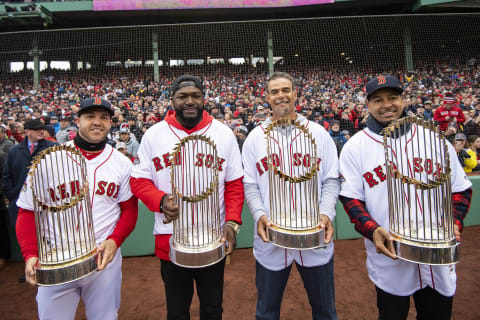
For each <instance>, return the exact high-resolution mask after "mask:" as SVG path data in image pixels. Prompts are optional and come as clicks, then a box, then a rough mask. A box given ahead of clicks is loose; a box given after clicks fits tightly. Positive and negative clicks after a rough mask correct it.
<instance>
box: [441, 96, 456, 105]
mask: <svg viewBox="0 0 480 320" xmlns="http://www.w3.org/2000/svg"><path fill="white" fill-rule="evenodd" d="M443 103H445V104H454V103H455V98H454V97H445V99H443Z"/></svg>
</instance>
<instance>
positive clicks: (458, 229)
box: [453, 224, 462, 242]
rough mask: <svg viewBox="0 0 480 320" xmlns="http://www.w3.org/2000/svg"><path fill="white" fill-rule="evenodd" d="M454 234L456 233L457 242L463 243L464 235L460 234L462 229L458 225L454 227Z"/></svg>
mask: <svg viewBox="0 0 480 320" xmlns="http://www.w3.org/2000/svg"><path fill="white" fill-rule="evenodd" d="M453 233H455V238H457V242H460V241H462V238H461V235H462V233H461V232H460V228H459V227H458V226H457V225H456V224H455V225H453Z"/></svg>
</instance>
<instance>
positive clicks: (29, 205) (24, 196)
mask: <svg viewBox="0 0 480 320" xmlns="http://www.w3.org/2000/svg"><path fill="white" fill-rule="evenodd" d="M31 186H32V177H31V176H30V175H29V174H27V178H26V179H25V182H24V183H23V187H22V189H21V190H20V194H19V196H18V199H17V207H19V208H22V209H25V210H30V211H33V210H34V208H33V195H32V187H31Z"/></svg>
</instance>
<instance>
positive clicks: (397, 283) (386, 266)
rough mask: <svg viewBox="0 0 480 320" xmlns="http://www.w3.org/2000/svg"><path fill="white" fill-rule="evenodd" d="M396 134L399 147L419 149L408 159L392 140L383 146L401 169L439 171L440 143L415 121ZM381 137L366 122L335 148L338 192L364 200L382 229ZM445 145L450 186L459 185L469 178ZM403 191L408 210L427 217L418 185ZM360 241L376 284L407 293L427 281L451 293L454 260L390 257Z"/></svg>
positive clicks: (420, 173)
mask: <svg viewBox="0 0 480 320" xmlns="http://www.w3.org/2000/svg"><path fill="white" fill-rule="evenodd" d="M401 140H402V146H403V147H402V148H405V146H407V148H413V149H414V151H415V152H413V153H410V155H411V154H415V155H419V156H418V157H416V156H415V158H413V159H410V158H407V157H406V155H405V154H406V153H405V150H399V147H398V146H399V145H400V144H398V145H397V147H396V146H395V145H394V144H392V145H391V146H390V147H389V149H388V150H389V152H388V153H389V159H391V161H392V162H393V165H394V167H396V168H397V169H398V170H399V171H400V172H402V174H404V175H405V176H409V177H415V178H416V179H417V180H421V181H422V182H426V180H427V178H426V177H427V174H428V175H430V176H431V175H432V174H433V175H436V173H441V172H443V171H442V169H441V168H442V165H441V163H437V162H438V161H437V160H436V159H438V158H437V157H436V156H435V155H436V154H437V152H439V151H438V150H440V148H435V143H433V142H432V141H431V139H430V138H429V137H428V136H425V137H424V135H423V131H422V130H417V127H416V125H413V126H412V127H411V130H409V131H408V132H407V133H406V135H404V136H403V137H402V138H401ZM382 141H383V136H380V135H378V134H376V133H374V132H372V131H371V130H369V129H368V128H366V129H364V130H362V131H360V132H358V133H357V134H355V135H354V136H353V137H352V138H351V139H350V140H349V141H348V142H347V143H346V144H345V145H344V147H343V149H342V153H341V154H340V175H341V176H343V179H344V180H343V182H342V187H341V191H340V195H341V196H344V197H348V198H352V199H358V200H361V201H364V202H365V205H366V209H367V211H368V212H369V214H370V215H371V217H372V218H373V219H374V220H375V221H376V222H377V223H378V224H379V225H380V226H382V227H383V228H385V229H386V230H387V231H388V230H389V216H388V215H389V206H388V196H387V195H388V186H387V182H386V179H387V173H386V169H385V151H384V147H383V144H382ZM437 142H438V140H437ZM447 145H448V154H449V157H450V167H451V185H452V192H461V191H465V190H467V189H468V188H470V186H471V185H472V184H471V182H470V180H469V179H468V177H467V176H466V174H465V172H464V171H463V169H462V167H461V165H460V163H459V161H458V160H457V155H456V152H455V149H454V148H453V146H452V145H451V144H450V143H447ZM430 146H433V147H430ZM436 150H437V151H436ZM404 188H406V187H404ZM404 191H405V194H411V198H412V199H411V201H407V200H405V201H406V202H409V203H410V206H411V212H412V214H413V213H420V214H418V216H419V217H422V216H424V217H425V218H424V219H428V216H429V215H427V214H425V215H422V214H421V213H422V212H427V211H428V210H429V208H428V203H429V201H428V200H429V199H427V198H426V197H427V194H426V193H425V194H423V195H422V193H421V191H413V192H412V193H408V192H407V190H404ZM422 197H423V199H422ZM413 198H415V199H413ZM400 219H408V217H407V216H404V217H400ZM419 219H421V218H419ZM427 223H429V221H427ZM365 246H366V249H367V269H368V274H369V277H370V279H371V280H372V281H373V282H374V283H375V285H376V286H378V287H379V288H381V289H382V290H384V291H386V292H388V293H390V294H394V295H399V296H408V295H411V294H413V293H414V292H415V291H417V290H419V289H421V288H424V287H426V286H430V287H431V288H433V289H435V290H437V291H438V292H440V293H441V294H442V295H445V296H452V295H453V294H454V293H455V288H456V273H455V266H454V265H451V266H431V265H421V264H417V263H413V262H408V261H405V260H401V259H397V260H393V259H391V258H389V257H387V256H385V255H383V254H379V253H377V251H376V249H375V245H374V244H373V242H372V241H370V240H369V239H366V238H365Z"/></svg>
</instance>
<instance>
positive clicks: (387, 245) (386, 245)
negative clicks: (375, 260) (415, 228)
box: [373, 227, 397, 259]
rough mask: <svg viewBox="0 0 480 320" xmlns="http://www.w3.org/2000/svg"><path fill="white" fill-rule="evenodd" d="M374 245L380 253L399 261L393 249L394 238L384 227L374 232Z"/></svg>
mask: <svg viewBox="0 0 480 320" xmlns="http://www.w3.org/2000/svg"><path fill="white" fill-rule="evenodd" d="M373 243H374V244H375V248H376V249H377V252H378V253H383V254H384V255H386V256H388V257H390V258H392V259H397V255H396V254H395V249H394V248H393V237H392V236H391V235H390V233H388V232H387V230H385V229H384V228H382V227H378V228H377V229H375V231H374V232H373Z"/></svg>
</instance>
